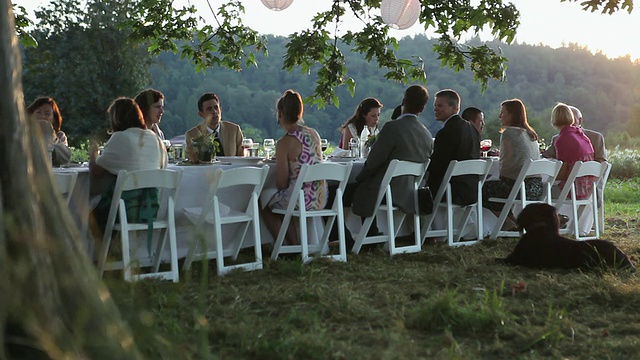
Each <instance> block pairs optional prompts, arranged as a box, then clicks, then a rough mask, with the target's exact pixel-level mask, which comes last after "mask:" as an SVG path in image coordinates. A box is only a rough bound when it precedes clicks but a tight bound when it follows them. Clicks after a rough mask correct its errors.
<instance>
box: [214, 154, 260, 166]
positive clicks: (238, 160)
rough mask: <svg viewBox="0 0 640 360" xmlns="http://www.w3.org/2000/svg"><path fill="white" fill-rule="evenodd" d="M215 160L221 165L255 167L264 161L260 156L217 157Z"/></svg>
mask: <svg viewBox="0 0 640 360" xmlns="http://www.w3.org/2000/svg"><path fill="white" fill-rule="evenodd" d="M216 159H217V160H218V161H220V162H222V163H231V164H241V165H257V164H259V163H260V162H262V160H264V158H262V157H260V156H217V157H216Z"/></svg>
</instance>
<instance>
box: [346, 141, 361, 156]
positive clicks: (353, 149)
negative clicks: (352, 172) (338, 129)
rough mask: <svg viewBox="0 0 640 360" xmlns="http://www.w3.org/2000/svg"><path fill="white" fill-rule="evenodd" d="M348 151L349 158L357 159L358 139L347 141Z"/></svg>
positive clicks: (358, 151) (358, 150)
mask: <svg viewBox="0 0 640 360" xmlns="http://www.w3.org/2000/svg"><path fill="white" fill-rule="evenodd" d="M349 150H350V151H351V157H359V156H360V155H359V153H360V139H356V138H351V140H349Z"/></svg>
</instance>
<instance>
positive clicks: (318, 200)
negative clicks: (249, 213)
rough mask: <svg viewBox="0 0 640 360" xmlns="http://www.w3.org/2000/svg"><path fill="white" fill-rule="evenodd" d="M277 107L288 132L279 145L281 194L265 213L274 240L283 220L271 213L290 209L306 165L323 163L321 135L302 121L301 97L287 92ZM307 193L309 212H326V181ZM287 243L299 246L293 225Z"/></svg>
mask: <svg viewBox="0 0 640 360" xmlns="http://www.w3.org/2000/svg"><path fill="white" fill-rule="evenodd" d="M276 107H277V110H278V114H277V117H278V124H279V125H280V127H281V128H282V129H283V130H284V131H285V134H284V135H283V136H282V137H281V138H280V139H278V143H277V145H276V187H277V189H278V191H277V192H276V194H275V195H274V196H273V197H272V198H271V200H269V202H268V204H267V206H266V208H265V210H264V211H263V219H264V222H265V224H266V225H267V228H268V229H269V231H270V232H271V234H272V235H273V237H274V238H275V237H277V236H278V232H279V231H280V226H281V225H282V218H283V217H282V215H279V214H275V213H273V212H271V209H286V208H287V207H288V206H289V201H291V196H292V194H293V190H294V189H293V187H294V185H295V183H296V181H297V180H298V174H299V173H300V168H301V167H302V165H303V164H309V165H313V164H317V163H320V162H321V161H322V149H321V148H320V135H318V132H317V131H316V130H314V129H312V128H310V127H308V126H305V125H304V121H303V119H302V115H303V113H304V107H303V104H302V97H301V96H300V94H299V93H297V92H295V91H293V90H287V91H285V92H284V94H283V95H282V97H280V99H278V102H277V105H276ZM304 192H305V206H306V208H307V210H319V209H324V207H325V205H326V204H327V195H328V189H327V183H326V181H323V180H322V181H314V182H311V183H308V184H305V188H304ZM294 201H295V200H294ZM286 242H287V244H289V245H293V244H298V243H299V239H298V236H297V233H296V230H295V228H294V227H293V224H290V225H289V229H287V235H286Z"/></svg>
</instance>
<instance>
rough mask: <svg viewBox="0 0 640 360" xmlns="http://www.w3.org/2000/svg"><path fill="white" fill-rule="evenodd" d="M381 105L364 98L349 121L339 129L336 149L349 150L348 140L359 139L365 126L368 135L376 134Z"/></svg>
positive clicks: (371, 99)
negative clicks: (339, 135) (338, 140)
mask: <svg viewBox="0 0 640 360" xmlns="http://www.w3.org/2000/svg"><path fill="white" fill-rule="evenodd" d="M381 108H382V103H381V102H380V101H378V99H376V98H366V99H364V100H362V102H361V103H360V104H359V105H358V107H357V108H356V111H355V112H354V113H353V115H351V117H350V118H349V120H347V122H345V123H344V125H342V126H341V127H340V133H342V137H341V138H340V143H339V144H338V147H339V148H341V149H345V150H349V140H351V139H352V138H356V139H360V133H362V130H363V129H364V127H365V126H366V127H367V128H368V129H369V134H370V135H377V134H378V120H379V119H380V109H381Z"/></svg>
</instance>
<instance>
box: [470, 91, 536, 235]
mask: <svg viewBox="0 0 640 360" xmlns="http://www.w3.org/2000/svg"><path fill="white" fill-rule="evenodd" d="M500 106H501V108H500V115H499V116H498V117H499V118H500V123H501V126H502V128H501V130H500V133H501V134H500V160H499V161H500V162H499V169H500V178H499V179H497V180H495V181H491V180H489V181H485V183H484V186H483V187H482V206H483V207H485V208H487V209H489V210H491V211H493V212H494V213H495V214H496V216H500V212H501V211H502V208H503V206H504V204H502V203H496V202H491V201H489V198H491V197H500V198H506V197H508V196H509V193H510V192H511V189H512V188H513V186H514V185H515V180H516V178H517V177H518V175H519V174H520V170H522V166H523V165H524V164H525V162H527V161H529V160H538V159H540V150H539V148H538V134H537V133H536V131H535V130H534V129H533V127H532V126H531V125H529V122H528V121H527V109H526V108H525V106H524V103H523V102H522V101H521V100H520V99H511V100H505V101H503V102H502V104H500ZM524 184H525V193H526V196H527V200H536V199H539V198H540V196H541V195H542V179H541V178H540V177H529V178H526V179H525V180H524ZM504 226H505V229H507V230H510V229H511V228H513V227H515V226H516V224H515V218H514V217H513V216H511V215H510V216H509V220H507V221H505V225H504Z"/></svg>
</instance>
